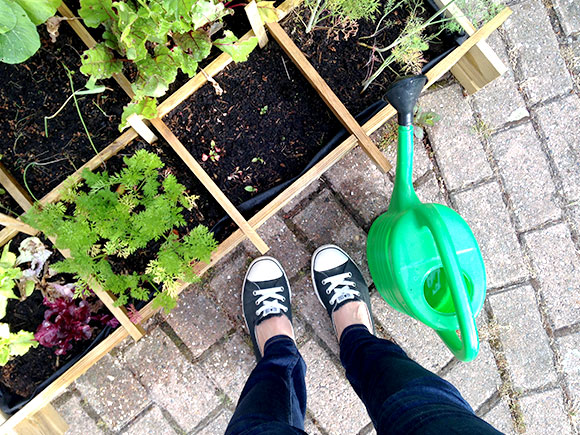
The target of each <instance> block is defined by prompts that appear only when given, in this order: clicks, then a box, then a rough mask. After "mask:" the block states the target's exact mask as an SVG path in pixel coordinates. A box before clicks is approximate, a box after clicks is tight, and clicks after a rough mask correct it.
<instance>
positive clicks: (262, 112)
mask: <svg viewBox="0 0 580 435" xmlns="http://www.w3.org/2000/svg"><path fill="white" fill-rule="evenodd" d="M266 113H268V105H267V104H266V105H265V106H264V107H262V108H260V115H262V116H263V115H265V114H266Z"/></svg>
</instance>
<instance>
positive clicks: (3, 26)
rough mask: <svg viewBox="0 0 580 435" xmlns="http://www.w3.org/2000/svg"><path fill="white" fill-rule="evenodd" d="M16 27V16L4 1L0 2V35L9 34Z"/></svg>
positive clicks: (0, 0)
mask: <svg viewBox="0 0 580 435" xmlns="http://www.w3.org/2000/svg"><path fill="white" fill-rule="evenodd" d="M14 26H16V15H15V14H14V11H13V10H12V7H11V6H10V4H9V3H8V2H7V1H6V0H0V34H2V33H6V32H9V31H10V30H12V29H14Z"/></svg>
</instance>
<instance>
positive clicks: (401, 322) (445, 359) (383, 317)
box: [371, 292, 453, 373]
mask: <svg viewBox="0 0 580 435" xmlns="http://www.w3.org/2000/svg"><path fill="white" fill-rule="evenodd" d="M371 304H372V307H373V314H374V316H375V318H376V319H377V320H378V322H379V323H380V324H381V325H382V326H383V327H384V328H385V330H386V331H387V333H388V334H389V336H390V337H391V338H392V339H393V340H394V341H395V343H397V344H398V345H399V346H401V347H402V348H403V350H404V351H405V352H406V353H407V355H409V357H410V358H412V359H413V360H415V361H416V362H418V363H419V364H421V365H422V366H423V367H425V368H426V369H427V370H431V371H432V372H435V373H436V372H438V371H439V370H441V369H442V368H443V367H444V366H445V365H447V364H448V363H449V362H450V361H451V359H452V358H453V354H452V353H451V352H450V351H449V349H447V346H445V344H444V343H443V341H441V339H440V338H439V336H438V335H437V334H436V333H435V331H433V330H432V329H431V328H429V327H428V326H426V325H424V324H423V323H421V322H419V321H417V320H415V319H413V318H412V317H411V316H408V315H406V314H402V313H399V312H398V311H397V310H395V309H393V308H391V307H390V306H389V304H387V303H386V302H385V301H384V300H383V298H382V297H381V296H380V295H379V294H378V293H377V292H375V293H373V295H372V296H371Z"/></svg>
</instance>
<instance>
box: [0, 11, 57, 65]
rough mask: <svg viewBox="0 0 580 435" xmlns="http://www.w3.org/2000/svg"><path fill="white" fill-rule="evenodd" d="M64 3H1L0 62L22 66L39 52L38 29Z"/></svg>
mask: <svg viewBox="0 0 580 435" xmlns="http://www.w3.org/2000/svg"><path fill="white" fill-rule="evenodd" d="M61 1H62V0H42V1H31V0H0V62H4V63H21V62H24V61H25V60H26V59H28V58H29V57H30V56H32V55H33V54H34V53H36V52H37V51H38V49H39V48H40V37H39V36H38V32H37V31H36V26H38V25H39V24H42V23H44V22H45V21H46V20H47V19H49V18H50V17H52V16H53V15H54V13H55V12H56V9H57V8H58V6H59V5H60V3H61Z"/></svg>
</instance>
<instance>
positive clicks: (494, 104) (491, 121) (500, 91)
mask: <svg viewBox="0 0 580 435" xmlns="http://www.w3.org/2000/svg"><path fill="white" fill-rule="evenodd" d="M487 43H488V44H489V45H490V47H491V48H492V49H493V50H494V51H495V53H496V54H497V55H498V56H499V58H500V59H501V60H502V61H503V63H504V64H505V65H506V66H508V70H507V71H506V72H505V73H504V74H503V75H502V76H501V77H498V78H497V79H495V80H494V81H493V82H491V83H489V84H487V85H486V86H485V87H484V88H483V89H481V90H479V91H477V92H476V93H475V94H473V96H472V97H471V98H473V101H474V103H475V106H476V109H477V111H478V112H479V114H480V115H481V119H482V120H483V121H484V122H485V123H486V125H487V126H489V127H490V128H491V129H496V128H498V127H500V126H502V125H504V124H506V123H508V122H514V121H519V120H520V119H522V118H525V117H527V116H530V114H529V112H528V109H526V103H525V102H524V99H523V97H522V94H521V93H520V92H519V86H518V84H517V83H516V80H515V77H514V72H513V70H512V69H511V68H509V59H508V56H507V53H506V49H505V45H504V43H503V42H502V40H501V38H500V36H499V34H498V33H497V32H495V33H493V34H492V35H491V36H490V37H489V38H488V39H487Z"/></svg>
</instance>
